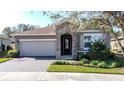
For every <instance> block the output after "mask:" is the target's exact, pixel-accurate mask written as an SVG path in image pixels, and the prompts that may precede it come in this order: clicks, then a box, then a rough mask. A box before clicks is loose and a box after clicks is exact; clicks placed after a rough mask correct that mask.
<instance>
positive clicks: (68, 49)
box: [56, 22, 77, 59]
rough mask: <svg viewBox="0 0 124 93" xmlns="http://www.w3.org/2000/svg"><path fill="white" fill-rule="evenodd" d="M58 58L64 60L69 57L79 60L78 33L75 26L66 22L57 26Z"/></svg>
mask: <svg viewBox="0 0 124 93" xmlns="http://www.w3.org/2000/svg"><path fill="white" fill-rule="evenodd" d="M56 36H57V37H56V58H57V59H63V56H64V58H65V57H67V56H69V58H70V57H71V59H76V58H77V33H76V29H75V26H74V25H72V24H70V23H69V22H64V23H62V24H60V25H57V26H56Z"/></svg>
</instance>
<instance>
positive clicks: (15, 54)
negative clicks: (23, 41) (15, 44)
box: [8, 50, 19, 58]
mask: <svg viewBox="0 0 124 93" xmlns="http://www.w3.org/2000/svg"><path fill="white" fill-rule="evenodd" d="M18 56H19V52H18V50H9V51H8V57H13V58H15V57H18Z"/></svg>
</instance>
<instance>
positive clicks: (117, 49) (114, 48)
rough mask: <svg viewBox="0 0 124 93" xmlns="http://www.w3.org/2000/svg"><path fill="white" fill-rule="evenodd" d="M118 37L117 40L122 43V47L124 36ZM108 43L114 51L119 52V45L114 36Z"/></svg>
mask: <svg viewBox="0 0 124 93" xmlns="http://www.w3.org/2000/svg"><path fill="white" fill-rule="evenodd" d="M118 39H119V41H120V43H121V45H122V47H123V49H124V37H118ZM110 45H111V49H112V50H113V51H114V52H119V51H120V48H119V45H118V43H117V41H116V40H115V39H114V38H112V39H111V43H110Z"/></svg>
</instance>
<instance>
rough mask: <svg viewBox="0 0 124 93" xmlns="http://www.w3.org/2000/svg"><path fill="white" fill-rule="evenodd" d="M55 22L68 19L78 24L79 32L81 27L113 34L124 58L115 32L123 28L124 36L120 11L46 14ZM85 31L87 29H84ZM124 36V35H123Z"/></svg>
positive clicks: (122, 18)
mask: <svg viewBox="0 0 124 93" xmlns="http://www.w3.org/2000/svg"><path fill="white" fill-rule="evenodd" d="M44 14H45V15H47V16H49V17H50V18H52V19H53V20H60V19H62V18H67V19H69V20H71V21H72V22H74V23H75V24H77V30H78V29H81V27H86V29H89V28H87V27H90V28H94V29H101V30H102V31H103V30H104V31H106V32H107V33H109V34H111V35H112V36H113V37H114V38H115V40H116V41H117V43H118V45H119V47H120V50H121V52H122V54H123V56H124V50H123V48H122V45H121V43H120V42H119V39H118V36H117V35H116V32H115V30H114V27H116V28H121V29H122V31H123V34H124V22H123V21H124V17H123V15H122V12H120V11H103V12H100V11H92V12H91V11H70V12H44ZM84 29H85V28H84ZM123 36H124V35H123Z"/></svg>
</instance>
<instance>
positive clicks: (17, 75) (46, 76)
mask: <svg viewBox="0 0 124 93" xmlns="http://www.w3.org/2000/svg"><path fill="white" fill-rule="evenodd" d="M0 80H2V81H4V80H5V81H8V80H14V81H24V80H26V81H123V80H124V75H113V74H93V73H63V72H59V73H58V72H0Z"/></svg>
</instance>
